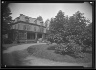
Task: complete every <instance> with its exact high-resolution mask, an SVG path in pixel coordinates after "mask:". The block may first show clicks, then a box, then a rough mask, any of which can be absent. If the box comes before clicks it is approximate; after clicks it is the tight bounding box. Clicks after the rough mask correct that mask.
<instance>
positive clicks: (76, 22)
mask: <svg viewBox="0 0 96 70" xmlns="http://www.w3.org/2000/svg"><path fill="white" fill-rule="evenodd" d="M83 15H84V14H83V13H81V12H80V11H77V12H76V13H75V14H73V16H70V17H68V16H64V12H62V11H61V10H60V11H59V12H58V13H57V16H55V18H51V20H50V25H49V30H50V32H49V35H48V37H47V39H48V40H49V41H51V42H55V43H57V44H59V45H60V44H61V43H67V46H66V47H67V49H66V50H68V52H69V51H70V50H71V51H73V52H74V53H75V52H81V51H82V50H83V49H84V48H86V47H89V46H92V23H90V21H89V20H86V18H85V17H84V16H83ZM88 23H89V25H87V24H88ZM68 43H69V44H70V45H68ZM60 46H61V47H64V46H62V45H60ZM69 46H70V48H69Z"/></svg>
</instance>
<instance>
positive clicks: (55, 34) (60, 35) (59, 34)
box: [49, 10, 66, 43]
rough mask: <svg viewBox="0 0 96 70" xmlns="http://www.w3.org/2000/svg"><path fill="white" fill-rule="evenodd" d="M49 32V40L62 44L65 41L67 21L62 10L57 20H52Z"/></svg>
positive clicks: (56, 17)
mask: <svg viewBox="0 0 96 70" xmlns="http://www.w3.org/2000/svg"><path fill="white" fill-rule="evenodd" d="M49 30H50V33H49V38H51V39H53V41H54V42H56V43H60V42H63V41H64V40H65V37H64V35H65V30H66V21H65V16H64V12H62V11H61V10H60V11H59V12H58V13H57V15H56V16H55V18H51V20H50V25H49Z"/></svg>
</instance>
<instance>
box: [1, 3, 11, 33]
mask: <svg viewBox="0 0 96 70" xmlns="http://www.w3.org/2000/svg"><path fill="white" fill-rule="evenodd" d="M2 13H3V23H2V25H3V27H2V28H3V29H2V30H3V31H2V32H3V34H7V33H8V31H9V30H10V25H9V24H10V23H11V20H12V17H11V16H10V15H11V14H12V13H11V11H10V8H9V7H8V4H6V3H4V4H2Z"/></svg>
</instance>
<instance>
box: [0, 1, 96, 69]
mask: <svg viewBox="0 0 96 70" xmlns="http://www.w3.org/2000/svg"><path fill="white" fill-rule="evenodd" d="M1 3H2V5H1V6H2V24H1V25H2V27H1V28H2V67H5V68H6V67H8V66H21V67H22V66H25V67H26V66H58V67H59V66H83V67H92V59H93V58H92V56H93V53H92V51H93V50H92V48H93V40H92V36H93V35H92V31H93V29H92V25H93V18H92V15H93V12H92V7H93V3H94V2H83V3H79V2H78V3H21V2H20V3H7V2H6V1H2V2H1Z"/></svg>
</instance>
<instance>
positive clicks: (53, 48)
mask: <svg viewBox="0 0 96 70" xmlns="http://www.w3.org/2000/svg"><path fill="white" fill-rule="evenodd" d="M56 47H57V46H56V45H54V46H49V47H48V48H47V49H48V50H55V49H56Z"/></svg>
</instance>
